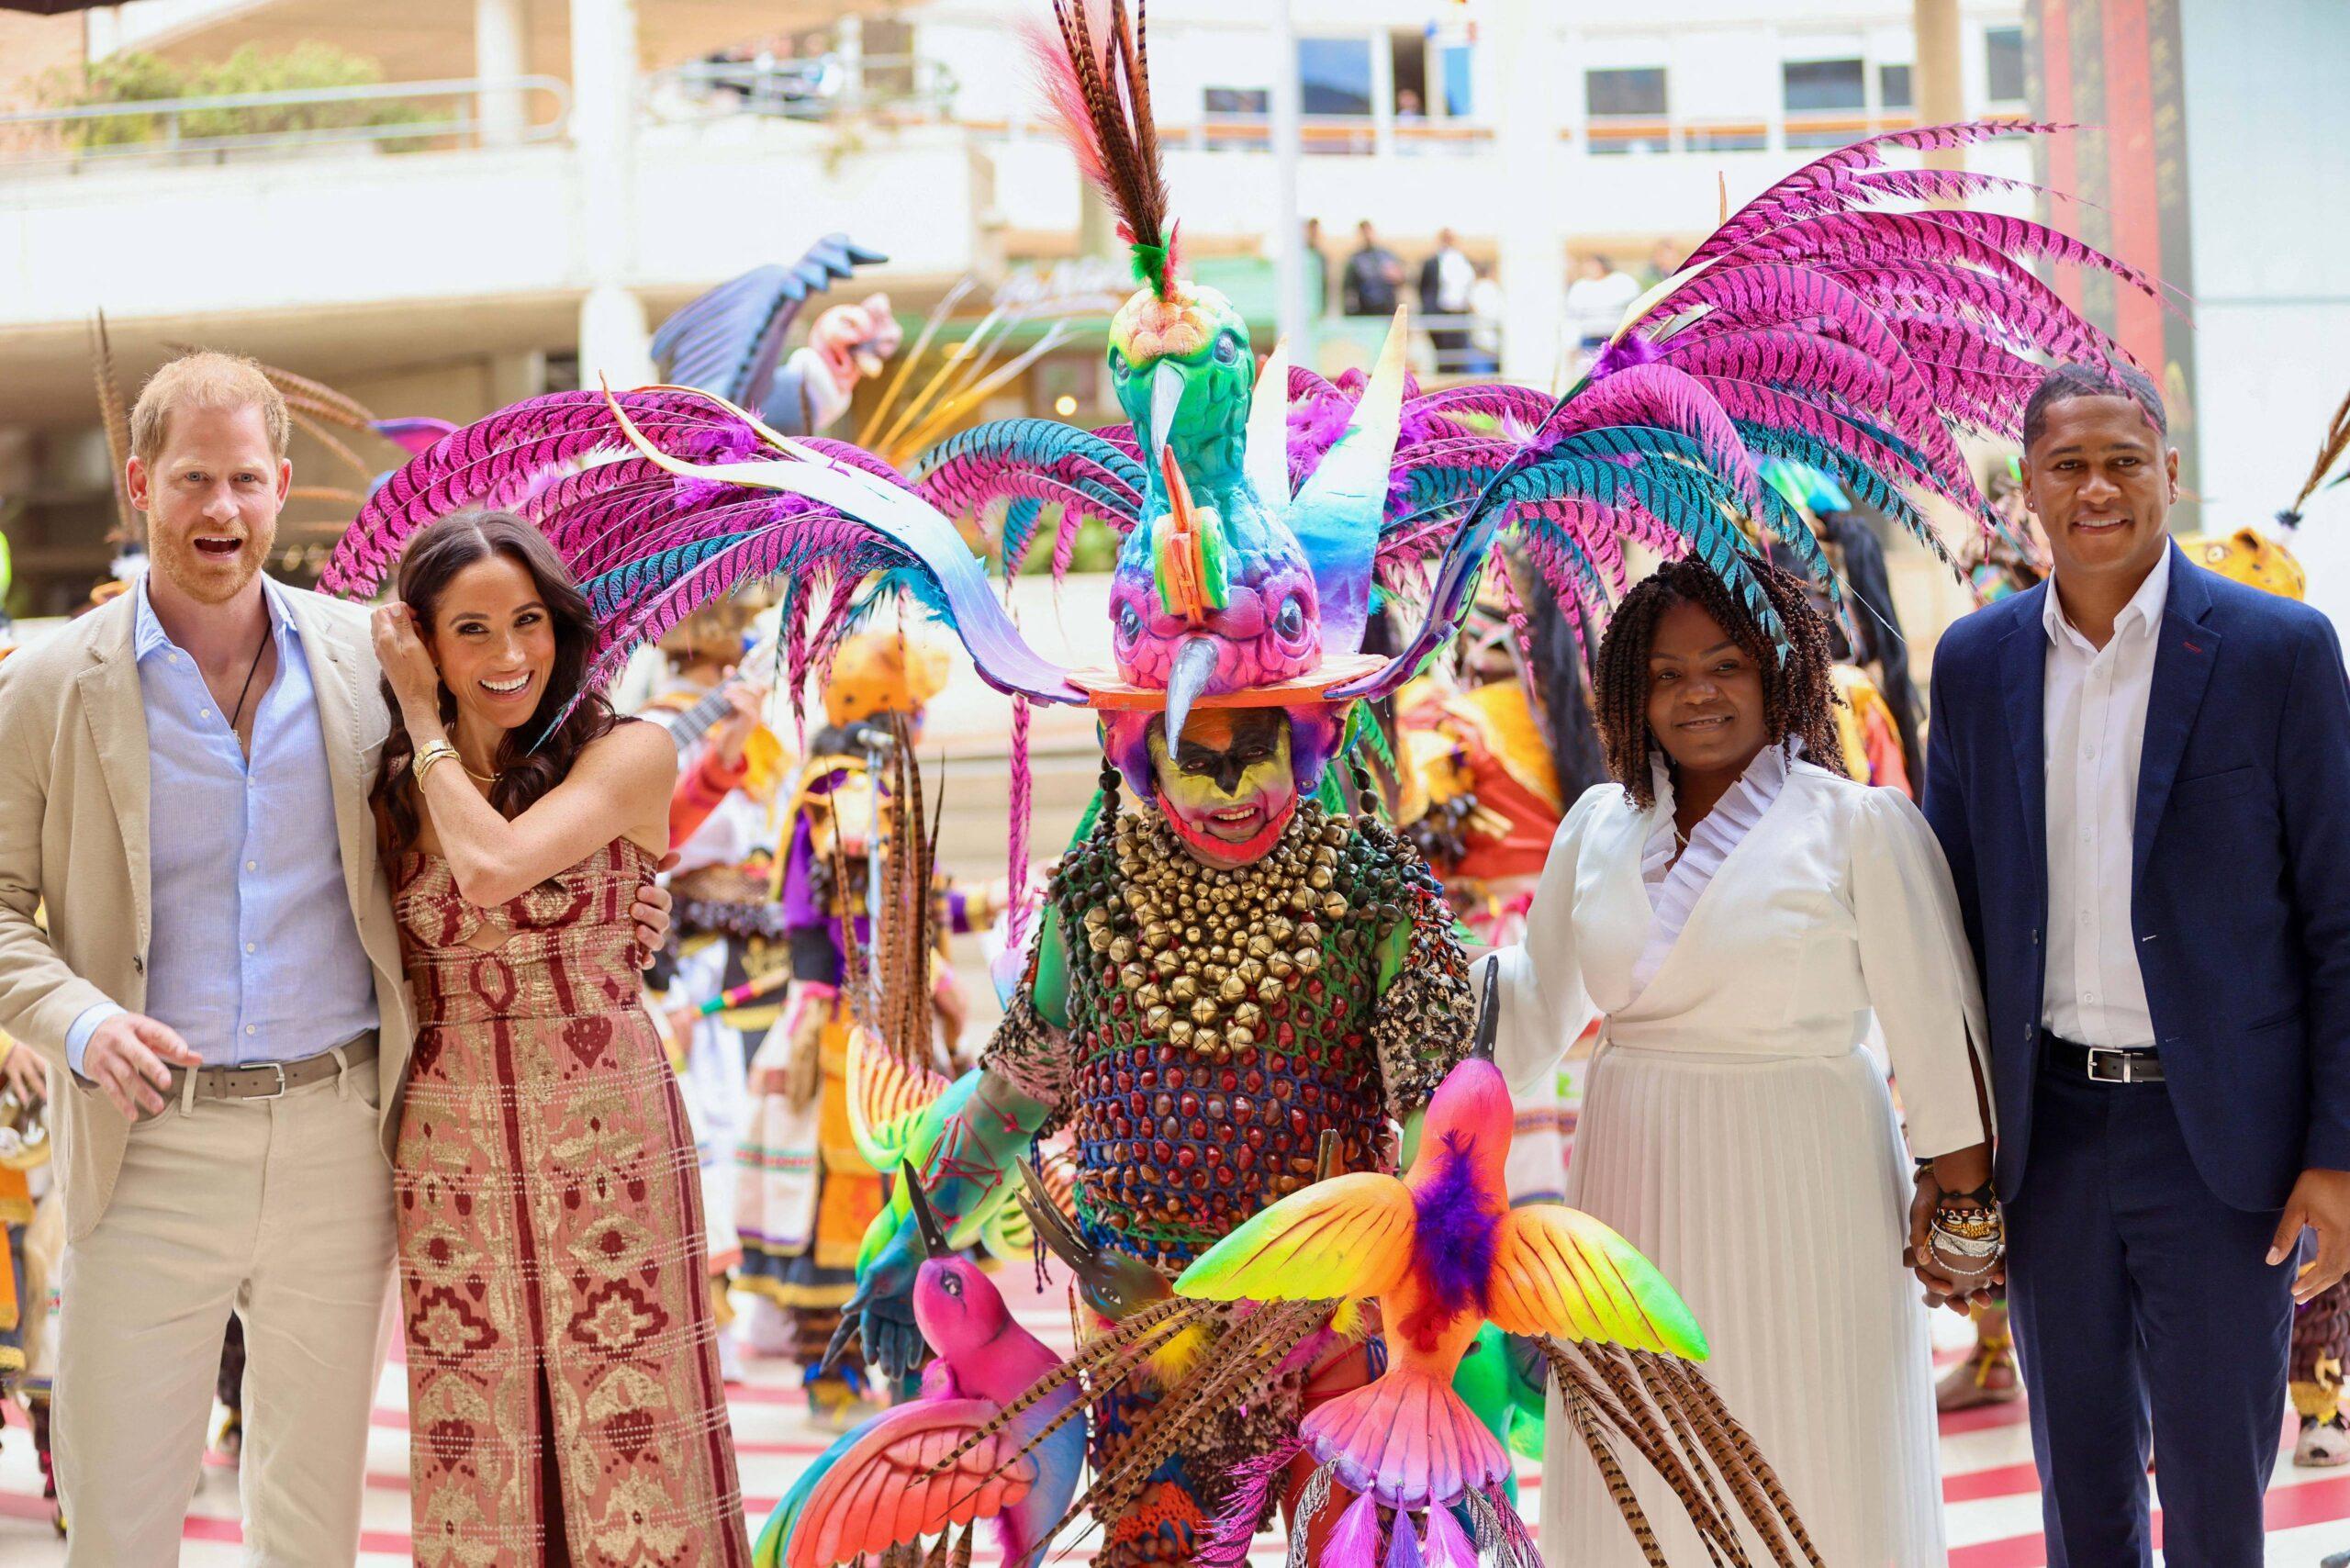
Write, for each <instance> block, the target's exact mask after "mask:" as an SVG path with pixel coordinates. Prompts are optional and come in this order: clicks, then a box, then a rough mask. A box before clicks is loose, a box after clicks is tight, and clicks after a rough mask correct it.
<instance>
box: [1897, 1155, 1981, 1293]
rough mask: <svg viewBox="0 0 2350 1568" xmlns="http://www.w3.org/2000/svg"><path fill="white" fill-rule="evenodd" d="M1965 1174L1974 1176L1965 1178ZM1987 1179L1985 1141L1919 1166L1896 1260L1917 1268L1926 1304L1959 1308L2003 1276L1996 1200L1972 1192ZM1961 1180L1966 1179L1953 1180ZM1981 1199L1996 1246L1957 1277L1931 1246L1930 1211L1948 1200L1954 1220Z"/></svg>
mask: <svg viewBox="0 0 2350 1568" xmlns="http://www.w3.org/2000/svg"><path fill="white" fill-rule="evenodd" d="M1969 1175H1973V1176H1975V1179H1974V1180H1972V1181H1968V1180H1967V1178H1968V1176H1969ZM1989 1181H1990V1154H1989V1149H1988V1147H1987V1146H1986V1145H1976V1146H1975V1147H1974V1148H1966V1149H1961V1150H1959V1151H1958V1152H1957V1153H1955V1154H1950V1155H1942V1156H1940V1157H1938V1158H1936V1159H1934V1161H1933V1162H1932V1164H1931V1165H1930V1166H1925V1167H1921V1168H1920V1169H1919V1171H1918V1188H1917V1193H1916V1195H1915V1196H1914V1197H1913V1198H1912V1199H1911V1200H1910V1204H1909V1244H1908V1246H1907V1247H1906V1248H1904V1249H1902V1258H1901V1260H1902V1261H1903V1262H1904V1263H1906V1264H1908V1266H1909V1267H1910V1269H1911V1270H1912V1271H1914V1272H1915V1273H1916V1274H1917V1276H1918V1282H1919V1283H1920V1284H1922V1285H1924V1286H1925V1287H1926V1305H1928V1306H1947V1307H1949V1308H1950V1309H1951V1310H1952V1311H1953V1312H1959V1313H1964V1312H1966V1311H1968V1310H1969V1309H1970V1308H1971V1307H1972V1306H1973V1305H1975V1302H1976V1301H1977V1300H1978V1299H1979V1300H1983V1301H1989V1300H1992V1299H1994V1298H1995V1297H1996V1295H1997V1292H1998V1291H1999V1290H2000V1288H2001V1287H2003V1286H2004V1285H2005V1284H2006V1282H2007V1278H2008V1265H2007V1251H2006V1245H2005V1238H2004V1236H2001V1235H1998V1234H1997V1232H1998V1228H1999V1227H1998V1226H1997V1220H1998V1210H1997V1200H1996V1199H1990V1198H1987V1197H1986V1198H1976V1197H1975V1196H1974V1194H1975V1193H1979V1192H1980V1191H1981V1190H1982V1189H1983V1188H1984V1187H1985V1186H1986V1185H1987V1184H1988V1182H1989ZM1959 1182H1966V1184H1965V1185H1964V1186H1960V1185H1958V1184H1957V1183H1959ZM1960 1194H1966V1196H1964V1197H1962V1196H1961V1195H1960ZM1984 1204H1989V1205H1990V1208H1989V1217H1990V1221H1991V1223H1992V1226H1993V1238H1992V1239H1993V1240H1995V1241H1996V1243H1997V1251H1996V1252H1995V1253H1993V1254H1992V1255H1991V1256H1990V1257H1989V1258H1987V1259H1986V1260H1985V1261H1986V1264H1987V1267H1986V1269H1983V1270H1981V1271H1976V1272H1974V1273H1971V1274H1969V1275H1968V1277H1966V1278H1965V1279H1964V1280H1962V1279H1960V1278H1959V1277H1958V1276H1957V1274H1956V1273H1955V1272H1953V1265H1952V1264H1951V1263H1950V1262H1948V1261H1946V1260H1944V1259H1943V1258H1942V1256H1941V1255H1940V1254H1939V1253H1938V1252H1937V1251H1936V1249H1935V1247H1934V1235H1933V1224H1934V1217H1935V1215H1936V1214H1937V1212H1938V1211H1940V1210H1942V1208H1944V1207H1945V1206H1946V1205H1947V1206H1949V1207H1950V1208H1951V1209H1952V1218H1953V1220H1955V1221H1964V1220H1965V1219H1967V1218H1968V1217H1969V1216H1974V1217H1977V1218H1979V1217H1980V1216H1981V1215H1982V1213H1983V1205H1984Z"/></svg>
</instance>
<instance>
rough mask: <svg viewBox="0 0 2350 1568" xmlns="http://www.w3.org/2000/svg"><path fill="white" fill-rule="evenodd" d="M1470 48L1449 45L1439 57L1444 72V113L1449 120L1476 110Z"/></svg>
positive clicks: (1463, 44)
mask: <svg viewBox="0 0 2350 1568" xmlns="http://www.w3.org/2000/svg"><path fill="white" fill-rule="evenodd" d="M1439 59H1440V60H1441V62H1442V68H1443V72H1444V112H1445V114H1446V116H1447V117H1448V118H1453V119H1459V118H1464V117H1466V116H1469V115H1472V114H1474V113H1476V112H1477V110H1476V103H1477V99H1476V95H1475V94H1474V93H1472V91H1471V90H1470V80H1471V74H1470V64H1469V62H1470V61H1471V59H1472V55H1471V54H1470V46H1469V45H1467V44H1465V43H1456V44H1447V45H1446V46H1445V47H1444V50H1443V51H1442V53H1441V55H1440V56H1439Z"/></svg>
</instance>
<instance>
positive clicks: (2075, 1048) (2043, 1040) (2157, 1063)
mask: <svg viewBox="0 0 2350 1568" xmlns="http://www.w3.org/2000/svg"><path fill="white" fill-rule="evenodd" d="M2040 1045H2041V1058H2042V1060H2044V1061H2046V1062H2049V1063H2050V1064H2052V1065H2053V1066H2054V1067H2056V1068H2058V1069H2061V1070H2063V1071H2065V1072H2066V1073H2068V1074H2070V1075H2071V1076H2073V1077H2076V1078H2086V1079H2087V1080H2088V1081H2090V1082H2092V1083H2160V1082H2161V1081H2163V1060H2162V1058H2161V1057H2159V1056H2157V1055H2155V1054H2154V1052H2153V1051H2152V1050H2134V1051H2125V1050H2116V1049H2113V1048H2110V1047H2105V1046H2082V1045H2076V1044H2074V1043H2073V1042H2072V1041H2070V1040H2067V1039H2062V1038H2060V1037H2058V1036H2054V1035H2052V1034H2050V1033H2048V1032H2047V1031H2046V1030H2044V1029H2043V1030H2042V1031H2041V1034H2040Z"/></svg>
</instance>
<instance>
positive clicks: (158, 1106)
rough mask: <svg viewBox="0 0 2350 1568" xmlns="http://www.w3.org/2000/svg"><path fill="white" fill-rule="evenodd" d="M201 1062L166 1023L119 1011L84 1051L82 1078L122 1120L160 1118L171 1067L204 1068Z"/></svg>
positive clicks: (100, 1026)
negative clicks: (93, 1086)
mask: <svg viewBox="0 0 2350 1568" xmlns="http://www.w3.org/2000/svg"><path fill="white" fill-rule="evenodd" d="M203 1065H204V1058H202V1057H200V1056H197V1055H196V1053H195V1052H194V1051H192V1050H190V1049H188V1045H187V1042H186V1041H185V1040H183V1039H181V1038H180V1036H179V1034H178V1032H177V1031H175V1030H173V1028H172V1027H171V1025H167V1024H159V1023H157V1022H156V1021H155V1020H154V1019H152V1018H142V1017H140V1015H139V1014H136V1013H117V1014H115V1015H114V1016H113V1017H111V1018H109V1019H107V1020H106V1022H105V1023H103V1024H101V1025H98V1026H97V1028H96V1029H95V1031H94V1032H93V1033H92V1034H91V1036H90V1043H89V1044H88V1045H86V1046H84V1047H83V1048H82V1076H83V1077H84V1078H86V1079H88V1080H89V1081H91V1082H93V1083H95V1084H96V1085H97V1086H98V1092H100V1093H102V1094H104V1095H105V1096H106V1098H107V1099H108V1100H110V1101H112V1102H113V1103H114V1108H115V1109H116V1110H117V1111H120V1112H121V1113H122V1114H123V1116H124V1117H125V1119H127V1120H129V1121H133V1122H135V1121H137V1120H138V1119H139V1113H140V1111H141V1110H144V1111H145V1112H146V1113H147V1114H149V1115H161V1114H162V1111H163V1092H164V1091H165V1090H167V1089H169V1088H170V1087H171V1086H172V1069H173V1068H174V1067H202V1066H203Z"/></svg>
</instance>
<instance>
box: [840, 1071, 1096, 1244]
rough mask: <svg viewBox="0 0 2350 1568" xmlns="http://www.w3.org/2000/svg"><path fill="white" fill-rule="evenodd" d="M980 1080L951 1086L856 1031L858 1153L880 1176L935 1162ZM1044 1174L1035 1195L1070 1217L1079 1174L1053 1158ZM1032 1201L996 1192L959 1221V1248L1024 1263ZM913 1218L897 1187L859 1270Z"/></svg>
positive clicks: (852, 1090)
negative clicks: (950, 1124) (935, 1151)
mask: <svg viewBox="0 0 2350 1568" xmlns="http://www.w3.org/2000/svg"><path fill="white" fill-rule="evenodd" d="M978 1087H979V1073H978V1071H977V1070H973V1071H970V1072H967V1073H965V1074H964V1075H963V1076H962V1077H960V1078H958V1079H955V1080H952V1081H950V1080H949V1079H948V1078H947V1077H946V1074H944V1073H941V1072H934V1071H932V1070H927V1069H921V1068H916V1067H914V1066H912V1064H910V1063H908V1062H907V1061H906V1060H905V1059H904V1058H901V1057H899V1056H895V1055H893V1054H891V1053H890V1052H889V1051H885V1050H882V1049H879V1048H878V1047H876V1046H875V1044H874V1042H873V1040H872V1038H871V1036H868V1035H867V1034H866V1032H865V1031H864V1030H862V1029H858V1030H855V1031H852V1032H851V1033H850V1035H849V1040H848V1122H849V1135H850V1137H853V1138H854V1139H856V1150H857V1152H858V1153H859V1154H861V1155H863V1156H864V1157H865V1159H866V1161H867V1163H868V1164H869V1165H871V1166H872V1167H873V1169H874V1170H878V1171H881V1172H883V1173H885V1174H886V1173H888V1172H890V1171H894V1170H900V1169H901V1168H902V1167H903V1166H905V1165H906V1164H907V1163H908V1162H909V1161H911V1162H912V1164H913V1165H914V1166H915V1167H916V1168H917V1169H919V1168H920V1167H921V1165H922V1163H923V1161H924V1160H926V1159H929V1158H930V1152H931V1149H932V1148H933V1147H934V1145H936V1143H937V1142H938V1137H939V1132H940V1130H941V1129H942V1128H943V1127H944V1126H946V1118H947V1117H949V1116H951V1115H953V1114H955V1113H956V1112H957V1111H959V1110H960V1109H962V1107H963V1105H964V1103H966V1102H967V1101H968V1100H969V1098H970V1096H971V1093H972V1091H974V1090H975V1089H977V1088H978ZM1046 1170H1047V1171H1048V1172H1049V1173H1050V1174H1049V1176H1039V1177H1038V1178H1037V1183H1038V1184H1037V1187H1036V1189H1035V1191H1037V1192H1039V1193H1043V1194H1044V1197H1043V1199H1042V1202H1044V1203H1045V1204H1048V1205H1050V1206H1051V1208H1052V1210H1053V1212H1054V1213H1055V1214H1056V1215H1066V1213H1067V1210H1068V1206H1069V1202H1070V1198H1069V1188H1070V1183H1071V1182H1072V1181H1073V1180H1074V1175H1073V1172H1072V1171H1071V1170H1070V1169H1069V1162H1068V1160H1067V1159H1065V1158H1063V1159H1054V1158H1051V1157H1047V1159H1046ZM1015 1199H1017V1200H1018V1201H1017V1202H1015V1201H1014V1200H1015ZM1030 1202H1031V1199H1030V1197H1029V1195H1028V1194H1027V1193H1019V1192H1017V1191H1016V1190H1015V1189H1013V1188H1011V1187H1005V1188H1003V1189H1002V1191H1000V1192H997V1193H991V1194H990V1196H989V1198H988V1200H987V1201H986V1202H985V1203H983V1204H978V1205H975V1206H974V1207H973V1209H972V1210H971V1212H970V1213H968V1214H967V1215H964V1216H963V1217H962V1218H961V1219H960V1220H958V1221H957V1223H956V1225H955V1227H954V1229H953V1231H952V1232H951V1239H953V1240H954V1241H955V1243H956V1244H957V1246H960V1247H968V1246H969V1245H971V1244H972V1243H973V1242H975V1241H976V1242H977V1243H978V1244H979V1246H981V1247H984V1248H986V1249H987V1250H988V1255H989V1256H990V1257H991V1258H995V1259H997V1260H1000V1261H1002V1262H1006V1263H1014V1262H1018V1261H1020V1260H1023V1259H1024V1258H1026V1257H1027V1256H1028V1255H1029V1252H1030V1249H1031V1248H1032V1247H1033V1246H1034V1244H1035V1235H1036V1231H1035V1224H1034V1219H1033V1215H1032V1214H1031V1213H1030V1208H1029V1204H1030ZM911 1212H912V1200H911V1198H910V1197H909V1196H908V1195H907V1194H906V1193H905V1192H904V1190H903V1188H902V1187H898V1188H893V1189H892V1190H891V1192H890V1201H889V1202H888V1203H887V1204H883V1205H882V1208H881V1212H880V1213H878V1214H877V1215H874V1217H873V1220H872V1223H871V1224H870V1225H868V1226H867V1227H866V1232H865V1238H864V1241H863V1242H862V1244H861V1245H860V1248H859V1252H858V1261H859V1263H860V1264H862V1263H863V1262H864V1261H865V1260H867V1259H869V1258H871V1257H872V1256H873V1255H874V1254H876V1253H878V1252H879V1251H880V1249H882V1248H883V1247H885V1246H887V1245H889V1241H890V1238H891V1237H893V1236H895V1235H897V1233H898V1228H899V1226H901V1225H903V1224H904V1223H905V1219H906V1215H908V1214H910V1213H911ZM1061 1223H1062V1224H1064V1225H1066V1224H1067V1223H1068V1221H1067V1220H1066V1218H1063V1219H1062V1221H1061Z"/></svg>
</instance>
